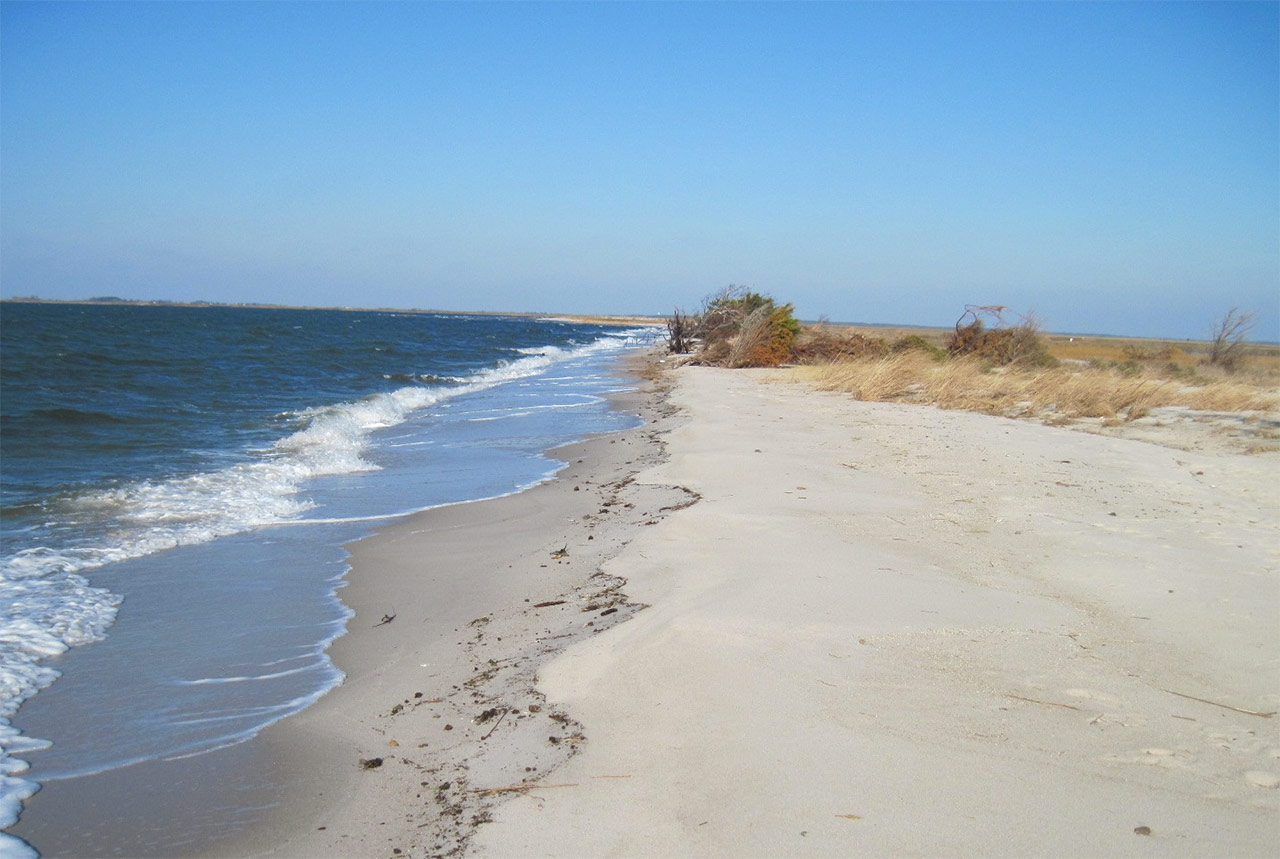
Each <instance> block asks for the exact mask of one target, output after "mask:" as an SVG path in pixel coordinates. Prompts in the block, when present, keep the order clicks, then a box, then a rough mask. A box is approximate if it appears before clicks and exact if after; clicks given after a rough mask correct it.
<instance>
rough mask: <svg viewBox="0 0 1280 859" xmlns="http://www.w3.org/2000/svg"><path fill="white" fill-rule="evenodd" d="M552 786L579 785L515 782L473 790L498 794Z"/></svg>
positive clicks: (485, 793) (490, 794)
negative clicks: (508, 785) (509, 785)
mask: <svg viewBox="0 0 1280 859" xmlns="http://www.w3.org/2000/svg"><path fill="white" fill-rule="evenodd" d="M552 787H577V785H576V784H513V785H511V787H478V788H476V789H475V790H473V791H471V792H472V793H478V794H480V795H481V796H496V795H497V794H500V793H524V792H526V791H530V790H542V789H543V788H552Z"/></svg>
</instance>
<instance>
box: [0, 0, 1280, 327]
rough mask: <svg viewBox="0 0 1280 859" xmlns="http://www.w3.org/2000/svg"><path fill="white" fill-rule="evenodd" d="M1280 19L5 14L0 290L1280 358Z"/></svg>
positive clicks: (143, 8)
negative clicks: (716, 309) (780, 306)
mask: <svg viewBox="0 0 1280 859" xmlns="http://www.w3.org/2000/svg"><path fill="white" fill-rule="evenodd" d="M1278 45H1280V4H1276V3H1229V2H1212V3H1203V4H1201V3H1158V2H1147V3H1102V4H1092V3H1084V2H1079V3H1077V2H1072V3H1063V4H1057V3H1012V2H1011V3H991V4H986V3H945V4H932V3H918V4H917V3H892V2H889V3H815V4H807V3H778V4H756V3H727V2H726V3H709V4H700V3H634V4H632V3H593V4H574V3H554V4H545V5H544V4H533V3H501V4H492V5H490V4H473V3H465V4H435V3H387V4H383V3H263V4H259V3H252V2H241V3H209V4H205V3H150V4H134V3H61V2H38V3H19V2H3V3H0V294H2V295H4V296H5V297H13V296H20V295H30V294H36V295H39V296H41V297H45V298H83V297H88V296H94V295H120V296H124V297H130V298H143V299H153V298H161V299H169V300H210V301H227V302H241V301H253V302H259V301H260V302H272V303H288V304H319V305H334V306H342V305H360V306H390V307H421V308H440V309H474V310H513V311H557V312H583V313H609V312H618V313H627V312H636V313H659V314H660V313H666V312H669V311H670V309H671V308H672V307H673V306H676V305H682V306H685V307H691V306H695V305H696V304H697V303H698V301H699V299H700V298H701V297H702V296H704V295H705V294H707V293H709V292H712V291H714V290H717V289H719V288H721V287H724V286H726V285H728V284H730V283H735V284H749V285H751V286H753V287H755V288H757V289H759V290H762V291H765V292H768V293H771V294H773V295H774V296H776V297H778V298H779V299H780V300H784V301H792V302H794V303H795V305H796V308H797V311H798V313H799V315H801V316H802V317H805V318H817V317H819V316H826V317H828V318H830V319H832V320H837V321H865V322H883V323H914V324H924V325H950V324H951V323H953V322H954V321H955V319H956V317H957V316H959V314H960V312H961V311H962V310H963V307H964V305H965V304H966V303H979V304H1004V305H1008V306H1010V307H1012V308H1013V309H1014V310H1015V311H1018V312H1025V311H1035V312H1036V313H1037V314H1038V315H1039V316H1040V317H1041V318H1042V320H1043V322H1044V323H1045V325H1046V327H1048V328H1049V329H1051V330H1055V331H1072V332H1100V333H1116V334H1136V335H1151V336H1171V337H1202V336H1204V335H1205V334H1206V333H1207V330H1208V328H1209V325H1210V324H1211V322H1212V320H1213V318H1214V317H1216V316H1218V315H1221V314H1222V313H1223V312H1225V311H1226V310H1227V309H1229V308H1230V307H1232V306H1236V305H1239V306H1241V307H1243V308H1247V309H1250V310H1254V311H1256V312H1258V313H1259V315H1260V320H1261V324H1260V325H1259V328H1258V329H1257V332H1256V336H1258V337H1260V338H1263V339H1270V340H1280V61H1278V59H1277V55H1278Z"/></svg>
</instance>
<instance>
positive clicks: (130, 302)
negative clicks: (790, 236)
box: [0, 298, 1280, 347]
mask: <svg viewBox="0 0 1280 859" xmlns="http://www.w3.org/2000/svg"><path fill="white" fill-rule="evenodd" d="M3 304H71V305H83V306H91V307H117V306H118V307H190V308H196V309H199V308H206V307H234V308H243V309H246V310H337V311H343V312H349V313H416V314H422V315H435V316H514V317H523V318H527V319H544V320H549V321H556V322H573V323H579V324H585V325H618V326H636V325H650V326H660V325H665V324H666V319H667V318H666V317H665V316H647V315H644V314H591V313H555V312H549V311H548V312H534V311H522V310H435V309H430V308H425V309H424V308H419V307H328V306H324V305H318V304H303V305H295V304H251V303H244V304H233V303H225V302H217V301H164V300H153V301H143V300H138V299H123V298H122V299H118V300H117V299H93V298H0V305H3ZM805 324H815V323H813V322H812V321H805ZM826 324H828V325H831V326H833V327H836V328H855V329H858V328H863V329H874V330H893V331H900V332H902V333H903V334H910V333H913V332H937V331H950V330H951V326H949V325H912V324H906V323H896V322H827V323H826ZM1044 333H1045V334H1046V335H1047V336H1050V337H1059V338H1062V337H1067V338H1072V337H1074V338H1081V339H1086V338H1087V339H1098V340H1123V341H1135V342H1157V343H1161V342H1162V343H1205V342H1206V340H1205V338H1196V337H1154V336H1137V335H1129V334H1090V333H1086V332H1080V331H1046V332H1044ZM1250 345H1251V346H1254V347H1276V346H1280V343H1276V342H1272V341H1269V340H1252V341H1250Z"/></svg>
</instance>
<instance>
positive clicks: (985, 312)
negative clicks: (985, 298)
mask: <svg viewBox="0 0 1280 859" xmlns="http://www.w3.org/2000/svg"><path fill="white" fill-rule="evenodd" d="M1008 311H1009V308H1007V307H1004V306H1002V305H995V304H989V305H981V304H967V305H965V308H964V313H962V314H961V315H960V318H959V319H957V320H956V330H955V333H954V334H953V335H952V337H951V340H950V342H949V343H948V344H947V352H948V353H949V354H951V355H974V356H976V357H978V358H982V359H984V360H987V361H990V362H991V363H993V364H1000V365H1004V364H1013V363H1018V364H1030V365H1039V366H1043V365H1046V364H1051V363H1053V358H1052V357H1050V355H1049V346H1048V344H1047V343H1045V341H1044V338H1043V336H1042V335H1041V333H1040V323H1039V321H1038V320H1037V319H1036V318H1035V316H1034V315H1033V314H1027V315H1026V316H1024V317H1022V319H1021V321H1019V322H1018V323H1016V324H1013V325H1010V324H1008V323H1007V322H1006V321H1005V314H1006V313H1007V312H1008ZM989 323H994V325H995V327H988V326H989Z"/></svg>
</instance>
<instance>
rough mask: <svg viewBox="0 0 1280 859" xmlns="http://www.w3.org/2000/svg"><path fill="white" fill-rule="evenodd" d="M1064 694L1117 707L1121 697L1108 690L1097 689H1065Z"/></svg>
mask: <svg viewBox="0 0 1280 859" xmlns="http://www.w3.org/2000/svg"><path fill="white" fill-rule="evenodd" d="M1062 694H1063V695H1069V696H1071V697H1072V698H1083V699H1085V700H1087V701H1096V702H1097V703H1099V704H1105V705H1106V706H1108V707H1116V706H1118V705H1119V704H1120V699H1119V698H1117V697H1116V696H1114V695H1108V694H1107V693H1106V692H1099V691H1098V690H1097V689H1063V690H1062Z"/></svg>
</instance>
